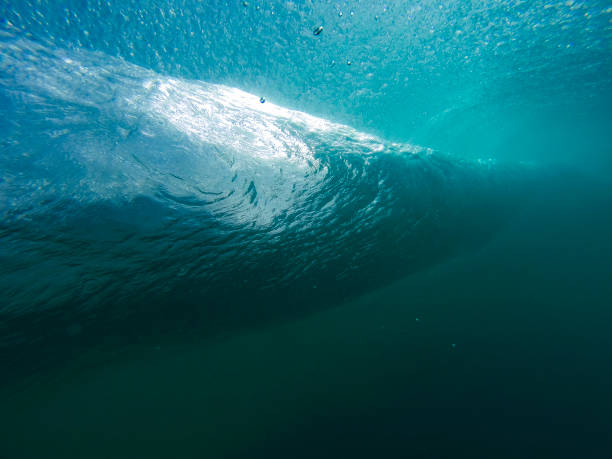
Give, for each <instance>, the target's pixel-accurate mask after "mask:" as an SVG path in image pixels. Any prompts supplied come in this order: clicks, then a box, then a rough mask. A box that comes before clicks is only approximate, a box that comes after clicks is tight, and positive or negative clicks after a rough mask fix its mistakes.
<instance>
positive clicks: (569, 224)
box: [2, 181, 612, 458]
mask: <svg viewBox="0 0 612 459" xmlns="http://www.w3.org/2000/svg"><path fill="white" fill-rule="evenodd" d="M565 185H566V186H567V188H565V189H549V190H547V191H546V193H544V195H543V196H540V197H538V198H537V199H534V201H535V202H534V203H533V204H532V205H531V206H530V207H529V208H528V209H527V210H526V211H525V212H524V213H523V214H522V215H521V218H519V219H518V220H517V221H516V222H515V223H513V224H512V225H511V226H510V227H509V228H508V229H507V230H506V231H504V232H502V233H501V234H499V235H498V237H496V238H495V240H494V241H493V242H491V243H490V244H489V245H487V246H485V247H483V248H482V249H480V250H478V251H477V252H475V253H471V254H469V255H465V256H462V257H457V258H455V259H452V260H450V261H448V262H446V263H443V264H440V265H438V266H436V267H433V268H431V269H428V270H425V271H423V272H420V273H418V274H415V275H413V276H410V277H408V278H406V279H403V280H401V281H399V282H396V283H394V284H393V285H390V286H388V287H386V288H383V289H381V290H378V291H375V292H371V293H369V294H367V295H365V296H362V297H360V298H358V299H356V300H354V301H351V302H349V303H346V304H343V305H340V306H337V307H335V308H333V309H331V310H328V311H325V312H321V313H317V314H313V315H311V316H309V317H306V318H303V319H297V320H290V321H285V322H282V323H277V324H272V325H269V326H265V327H261V328H256V329H253V330H249V331H244V332H240V333H235V334H230V335H228V336H226V337H225V338H224V339H219V340H217V341H215V342H213V343H208V342H207V343H204V344H202V343H200V344H198V343H194V342H193V341H188V342H181V341H180V340H178V341H177V340H173V341H172V342H163V341H160V342H159V343H157V344H156V345H155V347H152V346H146V347H145V346H141V347H138V348H135V349H131V351H130V352H125V353H124V354H122V355H118V356H115V357H114V358H112V359H110V360H108V361H103V363H100V357H99V356H93V357H90V356H88V355H84V356H81V358H80V359H78V360H77V362H78V363H77V364H75V365H68V366H66V367H65V368H64V369H62V370H61V371H59V372H57V373H55V374H53V377H52V378H49V379H46V378H43V381H42V382H39V383H38V384H34V385H33V386H32V387H30V388H28V389H26V390H23V391H19V392H18V393H16V394H14V393H13V394H12V395H11V396H9V397H7V396H6V395H5V396H3V400H2V406H3V407H4V408H3V415H2V432H3V435H5V440H4V442H3V444H4V446H3V448H5V456H6V457H41V456H46V457H51V456H52V457H85V456H86V457H171V456H180V457H313V456H316V457H502V458H505V457H509V458H514V457H568V458H569V457H593V458H595V457H597V458H599V457H601V458H605V457H609V452H610V447H612V443H611V439H610V436H609V428H610V425H611V422H612V418H611V414H610V413H611V408H612V396H611V395H610V391H609V388H610V386H611V384H612V366H611V365H610V356H611V349H612V335H611V334H610V333H609V327H610V323H611V321H612V310H611V309H610V299H611V298H612V285H611V284H610V282H609V279H610V278H609V274H610V265H609V261H610V256H611V255H612V243H611V241H610V238H609V234H610V232H609V230H610V228H612V216H611V215H610V214H609V213H605V212H602V210H603V209H605V208H606V206H607V205H608V203H609V201H608V197H609V195H608V197H606V193H607V190H608V189H607V188H601V187H599V186H598V185H593V184H592V183H591V184H590V185H586V184H585V183H584V182H582V181H580V182H570V183H565ZM581 236H582V237H581ZM416 319H418V321H417V320H416ZM453 344H455V347H453ZM157 346H159V348H158V347H157ZM90 358H91V361H90V360H89V359H90ZM91 362H95V363H96V364H95V365H94V366H93V367H92V366H91Z"/></svg>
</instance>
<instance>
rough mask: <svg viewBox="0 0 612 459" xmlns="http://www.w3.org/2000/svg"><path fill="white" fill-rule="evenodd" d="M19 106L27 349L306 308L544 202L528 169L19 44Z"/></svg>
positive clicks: (6, 115)
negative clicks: (53, 339) (45, 342)
mask: <svg viewBox="0 0 612 459" xmlns="http://www.w3.org/2000/svg"><path fill="white" fill-rule="evenodd" d="M0 98H1V103H0V118H1V121H0V133H1V138H2V141H1V147H0V170H1V171H2V177H1V179H0V215H1V219H0V288H2V291H3V292H4V294H3V297H4V300H3V302H2V304H1V305H0V316H1V317H2V318H3V321H0V322H3V323H4V324H5V325H4V329H3V330H0V343H1V344H2V345H4V346H9V347H11V346H14V345H16V344H23V343H24V342H30V341H34V342H38V341H39V340H40V339H43V338H41V337H44V336H48V335H50V334H53V333H56V334H57V333H59V334H64V335H67V336H72V335H74V334H75V333H76V334H81V333H82V332H83V331H87V332H88V336H93V335H95V331H96V330H98V331H99V330H104V332H105V333H108V330H109V329H115V330H117V329H120V328H121V327H127V328H130V329H135V328H138V329H142V328H143V327H145V328H146V327H151V326H152V325H151V324H153V323H158V324H164V325H163V326H164V327H166V326H170V325H168V324H173V323H175V322H176V321H182V322H185V323H190V324H192V323H199V324H203V325H204V326H206V327H207V326H209V325H210V324H215V323H219V322H222V323H225V322H227V321H238V322H242V321H249V320H258V319H259V318H262V317H268V316H273V315H277V314H287V313H289V314H292V313H302V312H304V311H305V310H310V309H312V308H317V307H321V305H322V304H331V303H334V302H337V301H339V300H341V299H343V298H346V297H347V296H351V295H355V294H357V293H361V292H364V291H366V290H367V289H370V288H374V287H376V286H378V285H381V284H383V283H386V282H390V281H391V280H393V279H397V278H399V277H401V276H405V275H406V274H409V273H410V272H414V271H416V270H418V269H421V268H423V267H424V266H427V265H429V264H431V263H434V262H437V261H440V260H442V259H444V258H447V257H449V256H451V255H453V254H456V253H458V252H460V251H461V250H462V249H464V248H466V247H472V246H475V245H478V244H481V243H483V241H485V240H487V239H488V238H490V237H491V236H492V235H493V234H495V232H496V231H497V230H499V229H500V228H501V227H502V225H503V223H504V222H506V221H508V219H510V218H511V216H512V215H513V214H514V212H515V211H516V210H517V209H518V208H519V207H520V204H521V202H523V200H524V198H525V197H526V195H527V193H526V188H525V187H524V184H525V181H526V179H525V174H524V171H523V169H518V168H512V167H506V166H500V165H497V164H496V163H495V162H493V161H465V160H460V159H458V158H452V157H450V156H447V155H443V154H440V153H437V152H434V151H432V150H430V149H427V148H423V147H419V146H415V145H410V144H407V143H394V142H387V141H385V140H383V139H380V138H378V137H376V136H372V135H368V134H365V133H362V132H359V131H357V130H355V129H352V128H350V127H348V126H345V125H341V124H337V123H334V122H331V121H329V120H326V119H322V118H317V117H314V116H310V115H308V114H306V113H302V112H299V111H294V110H289V109H285V108H283V107H280V106H277V105H275V104H273V103H271V102H269V101H266V102H265V103H261V102H260V97H259V95H254V94H249V93H247V92H244V91H242V90H239V89H237V88H232V87H227V86H223V85H218V84H211V83H205V82H201V81H187V80H182V79H178V78H171V77H166V76H163V75H160V74H156V73H155V72H153V71H151V70H147V69H144V68H142V67H138V66H136V65H133V64H129V63H126V62H125V61H123V60H121V59H116V58H112V57H109V56H108V55H105V54H102V53H97V52H92V51H84V50H79V49H57V48H53V47H49V46H45V45H42V44H40V43H36V42H33V41H29V40H25V39H23V38H19V37H14V36H10V37H6V36H5V37H3V38H2V40H1V41H0ZM75 324H76V325H75Z"/></svg>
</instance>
